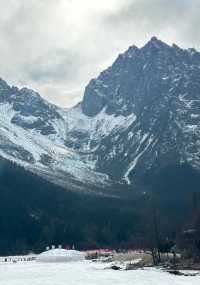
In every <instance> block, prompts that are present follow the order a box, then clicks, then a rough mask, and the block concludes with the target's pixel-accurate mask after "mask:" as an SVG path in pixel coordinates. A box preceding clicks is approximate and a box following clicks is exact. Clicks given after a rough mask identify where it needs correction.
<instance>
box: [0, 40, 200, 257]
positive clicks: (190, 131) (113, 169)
mask: <svg viewBox="0 0 200 285" xmlns="http://www.w3.org/2000/svg"><path fill="white" fill-rule="evenodd" d="M0 158H1V160H0V201H2V202H1V211H2V213H1V216H0V226H1V227H0V230H1V231H2V233H0V252H3V249H4V248H6V249H7V252H8V251H9V252H12V253H13V252H16V250H17V248H20V249H21V250H24V251H26V250H28V248H31V247H32V248H34V249H35V250H39V249H41V248H42V246H44V245H48V244H47V243H59V242H60V243H62V242H63V243H64V242H65V241H66V242H68V243H70V244H72V243H73V241H75V242H76V243H77V244H78V245H79V247H80V248H83V247H88V246H89V245H91V246H92V245H93V246H94V247H95V246H112V245H114V246H117V245H118V246H119V245H120V246H122V245H123V246H124V245H130V244H132V245H134V246H136V242H135V241H136V240H137V238H138V237H139V240H140V242H141V237H143V236H144V232H149V237H150V236H151V234H150V232H151V230H150V229H149V227H150V225H151V221H150V220H149V221H147V220H148V219H147V217H149V215H150V216H151V211H152V208H153V207H155V205H157V206H156V207H157V208H158V209H159V211H160V219H161V220H162V226H161V227H162V233H163V235H164V234H167V235H170V234H171V236H172V235H175V232H177V231H178V230H181V228H182V227H183V226H184V223H185V222H186V221H187V219H189V217H190V216H191V213H192V209H193V208H194V207H193V202H192V201H193V200H194V199H193V198H194V197H199V194H198V193H199V190H200V174H199V171H200V53H199V52H198V51H196V50H195V49H181V48H180V47H178V46H177V45H175V44H174V45H172V46H169V45H168V44H166V43H164V42H162V41H160V40H159V39H157V38H155V37H153V38H152V39H151V40H150V41H149V42H148V43H147V44H146V45H145V46H143V47H142V48H138V47H136V46H131V47H130V48H129V49H128V50H127V51H125V52H124V53H123V54H120V55H119V56H118V58H117V59H116V60H115V62H114V63H113V65H112V66H110V67H109V68H108V69H106V70H105V71H103V72H102V73H101V74H100V75H99V76H98V78H96V79H92V80H91V81H90V83H89V84H88V86H87V87H86V89H85V93H84V97H83V101H82V102H80V103H79V104H77V105H76V106H74V107H73V108H70V109H68V110H65V109H62V108H60V107H57V106H54V105H53V104H50V103H49V102H47V101H46V100H44V99H43V98H42V97H41V96H40V95H39V94H38V93H36V92H34V91H33V90H30V89H28V88H22V89H19V88H17V87H10V86H9V85H8V84H7V83H6V82H5V81H4V80H2V79H1V80H0ZM9 177H11V178H12V179H11V180H9ZM31 185H32V186H31ZM83 194H84V195H83ZM86 194H87V195H86ZM55 197H56V198H55ZM54 198H55V200H54ZM120 201H123V203H122V202H120ZM54 202H55V203H54ZM198 203H199V202H198V198H197V199H196V204H198ZM94 205H95V206H94ZM7 206H8V207H7ZM55 206H56V207H55ZM102 209H103V210H102ZM169 209H170V211H169ZM169 212H170V213H169ZM94 217H95V218H94ZM131 217H132V218H131ZM7 220H9V221H10V222H9V223H6V221H7ZM22 225H23V226H22ZM117 225H118V226H119V227H118V226H117ZM80 227H81V230H80ZM28 233H32V234H28ZM77 233H78V234H77ZM172 233H173V234H172ZM34 234H35V235H36V236H34ZM13 239H15V240H17V243H16V244H13ZM133 240H134V242H133ZM6 242H7V243H6ZM143 242H144V243H145V242H146V241H143ZM19 245H20V246H19Z"/></svg>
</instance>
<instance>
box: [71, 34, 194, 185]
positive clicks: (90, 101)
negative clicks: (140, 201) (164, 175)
mask: <svg viewBox="0 0 200 285" xmlns="http://www.w3.org/2000/svg"><path fill="white" fill-rule="evenodd" d="M199 107H200V53H198V52H197V51H195V50H194V49H188V50H183V49H181V48H179V47H178V46H176V45H173V46H169V45H167V44H165V43H163V42H162V41H160V40H158V39H157V38H155V37H153V38H152V39H151V40H150V41H149V42H148V43H147V44H146V45H145V46H144V47H142V48H141V49H139V48H137V47H135V46H133V47H130V48H129V49H128V50H127V51H126V52H125V53H124V54H121V55H120V56H119V57H118V58H117V60H116V61H115V62H114V64H113V65H112V66H111V67H109V68H108V69H107V70H105V71H103V72H102V73H101V74H100V76H99V77H98V78H97V79H93V80H92V81H91V82H90V83H89V85H88V86H87V87H86V90H85V95H84V99H83V102H82V104H81V109H82V113H83V115H82V116H84V115H85V117H86V119H85V121H86V122H87V120H88V121H91V122H93V123H94V122H95V121H97V123H96V124H95V126H94V127H93V128H90V129H92V130H89V128H88V130H87V132H83V130H82V127H80V130H81V132H82V135H81V136H82V137H83V138H84V139H83V140H80V139H79V146H78V148H79V149H83V146H84V142H85V141H86V143H87V145H90V147H89V149H90V150H92V148H91V145H92V146H93V145H95V150H94V152H93V155H92V160H95V167H96V169H98V170H104V171H105V172H106V173H108V174H109V175H110V176H111V177H112V178H113V179H121V178H123V177H124V178H125V179H126V181H127V182H129V183H130V180H129V176H130V174H131V173H132V174H133V173H134V174H135V175H136V176H142V175H143V174H145V173H146V172H148V171H149V170H153V171H157V170H158V169H159V168H160V167H164V166H167V165H169V164H181V163H189V164H190V165H191V166H192V167H195V168H197V169H199V167H200V165H199V151H200V147H199V131H200V129H199V123H200V117H199V116H200V112H199ZM80 113H81V111H80ZM98 118H103V120H102V121H103V122H102V121H101V120H100V119H98ZM111 119H112V120H111ZM105 120H106V121H107V122H108V126H109V127H111V126H113V128H110V130H109V131H108V133H106V134H105V133H104V134H102V136H101V137H100V138H99V136H100V131H99V130H101V128H102V125H104V124H105ZM110 120H111V121H112V124H111V123H110V122H109V121H110ZM87 125H88V124H87ZM76 134H77V133H76ZM91 134H92V136H91ZM73 135H74V132H73ZM72 137H73V136H72ZM74 137H77V136H75V135H74ZM86 137H87V138H88V139H87V140H86ZM79 138H80V137H79ZM75 147H77V146H76V144H75Z"/></svg>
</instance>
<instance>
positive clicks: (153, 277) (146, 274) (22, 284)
mask: <svg viewBox="0 0 200 285" xmlns="http://www.w3.org/2000/svg"><path fill="white" fill-rule="evenodd" d="M105 267H106V265H105V264H99V263H97V264H96V263H90V262H87V261H85V262H80V263H79V262H78V263H65V264H63V263H62V264H59V263H55V264H41V263H37V262H27V263H15V264H8V263H7V264H5V263H2V264H0V284H1V285H66V284H68V285H83V284H87V285H124V284H126V285H132V284H135V285H160V284H162V285H169V284H170V285H188V284H191V285H198V284H199V283H200V276H196V277H184V276H174V275H171V274H169V273H166V272H162V271H160V270H156V269H145V270H133V271H113V270H104V268H105Z"/></svg>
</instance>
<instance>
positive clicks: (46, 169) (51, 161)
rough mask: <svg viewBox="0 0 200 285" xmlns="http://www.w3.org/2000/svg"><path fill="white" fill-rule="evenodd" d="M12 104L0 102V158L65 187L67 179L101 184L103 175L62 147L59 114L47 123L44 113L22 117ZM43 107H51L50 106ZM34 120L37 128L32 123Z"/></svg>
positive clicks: (64, 129) (77, 155)
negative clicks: (49, 126) (13, 162)
mask: <svg viewBox="0 0 200 285" xmlns="http://www.w3.org/2000/svg"><path fill="white" fill-rule="evenodd" d="M15 103H16V102H15V99H12V101H11V102H9V100H4V102H0V155H1V156H2V157H4V158H6V159H9V160H12V161H15V162H16V163H18V164H20V165H23V166H24V167H26V168H28V169H29V170H32V171H34V172H36V173H38V174H40V175H41V174H42V175H44V176H45V177H48V178H49V179H51V180H52V181H54V182H55V183H56V182H59V184H62V186H65V185H66V186H67V183H66V178H68V180H69V179H70V177H71V178H72V179H75V180H78V181H81V182H84V183H86V184H94V181H95V182H98V183H99V184H104V181H106V180H107V176H106V175H103V174H101V173H96V172H94V171H93V170H92V167H91V166H90V165H86V164H85V163H84V162H82V161H81V159H80V156H79V154H78V153H77V152H75V151H74V150H73V149H69V148H68V147H66V146H65V136H66V123H65V121H64V119H63V118H62V117H61V115H60V114H59V113H58V114H57V115H56V116H55V117H54V118H51V120H49V117H47V118H45V116H46V114H47V113H46V112H44V115H45V116H41V113H40V114H39V115H37V114H33V112H30V115H29V113H28V112H26V114H25V115H23V114H21V112H20V111H21V109H18V110H15V108H14V104H15ZM31 104H32V103H31ZM47 106H48V107H49V106H50V107H51V108H53V107H54V106H53V105H52V106H51V105H50V104H48V105H47ZM23 108H24V106H23ZM39 108H40V106H39ZM55 108H57V107H55ZM47 111H48V109H47ZM56 111H57V110H56ZM16 118H18V120H17V123H16V120H14V119H16ZM19 118H20V119H19ZM38 120H39V121H40V124H39V129H38V125H37V124H35V123H36V122H37V121H38ZM46 121H47V122H46ZM41 122H42V123H41ZM32 124H34V125H32ZM42 124H43V126H44V129H42ZM50 124H51V128H49V131H48V133H45V132H47V129H46V126H47V125H50ZM44 130H45V131H44Z"/></svg>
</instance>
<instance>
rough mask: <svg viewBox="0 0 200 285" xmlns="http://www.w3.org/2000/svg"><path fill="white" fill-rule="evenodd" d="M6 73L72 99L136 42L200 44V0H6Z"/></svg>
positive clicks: (0, 1) (64, 102) (0, 72)
mask: <svg viewBox="0 0 200 285" xmlns="http://www.w3.org/2000/svg"><path fill="white" fill-rule="evenodd" d="M0 11H1V17H0V58H1V62H0V77H2V78H3V79H5V80H6V81H7V82H8V83H9V84H11V85H17V86H19V87H21V86H28V87H30V88H32V89H34V90H36V91H38V92H39V93H40V94H41V95H42V96H44V97H45V98H46V99H48V100H50V101H51V102H53V103H55V104H58V105H61V106H72V105H74V104H75V103H77V102H78V101H80V100H81V98H82V96H83V93H84V87H85V86H86V84H87V83H88V82H89V80H90V79H91V78H93V77H96V76H97V75H98V74H99V72H100V71H102V70H103V69H105V68H106V67H107V66H109V65H110V64H111V63H112V62H113V61H114V59H115V58H116V57H117V55H118V53H120V52H123V51H125V50H126V49H127V48H128V47H129V46H130V45H133V44H135V45H138V46H142V45H144V44H145V42H147V41H148V40H149V39H150V38H151V37H152V36H154V35H155V36H157V37H158V38H160V39H161V40H163V41H166V42H168V43H170V44H171V43H173V42H174V43H176V44H178V45H180V46H182V47H195V48H197V49H198V48H199V46H200V31H199V26H200V17H199V13H200V1H199V0H0Z"/></svg>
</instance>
